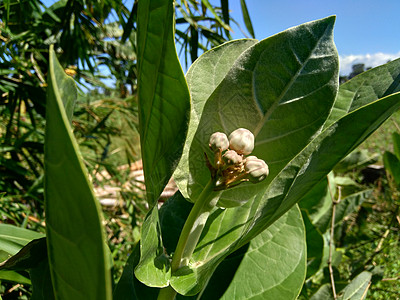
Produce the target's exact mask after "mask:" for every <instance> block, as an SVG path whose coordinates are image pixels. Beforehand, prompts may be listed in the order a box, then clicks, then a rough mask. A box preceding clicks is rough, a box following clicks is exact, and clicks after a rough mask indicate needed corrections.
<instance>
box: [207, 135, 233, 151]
mask: <svg viewBox="0 0 400 300" xmlns="http://www.w3.org/2000/svg"><path fill="white" fill-rule="evenodd" d="M209 146H210V148H211V150H213V151H217V150H219V149H221V151H225V150H226V149H228V147H229V141H228V137H227V136H226V134H225V133H222V132H215V133H213V134H212V135H211V136H210V144H209Z"/></svg>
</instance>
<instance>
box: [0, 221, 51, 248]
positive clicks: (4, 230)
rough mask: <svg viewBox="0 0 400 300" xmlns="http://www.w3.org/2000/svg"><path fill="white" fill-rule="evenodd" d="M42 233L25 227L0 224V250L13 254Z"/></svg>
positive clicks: (41, 235)
mask: <svg viewBox="0 0 400 300" xmlns="http://www.w3.org/2000/svg"><path fill="white" fill-rule="evenodd" d="M43 236H44V235H43V234H42V233H39V232H35V231H32V230H28V229H25V228H21V227H17V226H13V225H9V224H0V250H2V251H5V252H7V253H8V254H9V255H14V254H16V253H17V252H18V251H20V250H21V249H22V247H24V246H25V245H26V244H28V243H29V242H30V241H32V240H33V239H39V238H41V237H43Z"/></svg>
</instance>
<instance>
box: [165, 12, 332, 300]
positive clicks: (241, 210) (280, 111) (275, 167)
mask: <svg viewBox="0 0 400 300" xmlns="http://www.w3.org/2000/svg"><path fill="white" fill-rule="evenodd" d="M333 23H334V18H327V19H323V20H319V21H316V22H311V23H307V24H304V25H300V26H298V27H295V28H292V29H289V30H287V31H285V32H283V33H280V34H277V35H275V36H273V37H271V38H268V39H265V40H263V41H261V42H259V43H257V44H255V45H254V46H252V47H250V48H248V49H247V50H246V51H245V52H244V53H243V54H242V55H241V56H239V58H238V59H237V60H236V61H235V63H234V64H233V66H232V68H231V69H230V70H229V72H228V73H227V75H226V76H225V78H224V79H223V80H222V82H221V83H220V84H219V85H218V86H217V88H216V89H215V91H214V92H212V94H211V96H210V98H209V99H208V100H207V102H206V104H205V106H204V109H203V112H202V115H201V119H200V121H199V125H198V126H197V129H196V134H195V136H194V138H193V141H191V143H190V145H191V146H190V149H189V150H188V151H189V156H188V157H189V164H188V165H184V164H182V168H180V169H179V171H180V172H182V173H183V174H186V178H188V180H186V181H184V180H183V181H181V182H179V179H178V184H179V186H180V189H181V191H182V190H183V191H185V186H186V187H187V191H186V193H187V194H188V195H189V196H190V197H191V200H192V201H194V200H195V199H196V197H197V195H198V194H199V193H200V192H201V190H202V189H203V187H204V186H205V184H206V182H207V181H208V180H209V176H210V175H209V171H208V169H207V167H206V165H205V163H204V152H207V151H209V149H208V139H209V136H210V135H211V133H213V132H215V131H223V132H226V133H230V132H231V131H233V130H234V129H236V128H238V127H245V128H248V129H250V130H251V131H253V132H254V133H255V135H256V148H255V151H254V154H256V155H257V156H258V157H260V158H263V159H264V160H265V161H266V162H267V163H268V164H269V166H270V174H271V175H270V177H269V179H267V180H266V181H265V182H264V183H263V184H259V185H251V184H244V185H242V186H239V187H238V188H235V189H232V190H231V191H226V192H224V193H223V195H222V200H223V201H224V203H228V202H229V203H231V202H235V201H241V202H246V201H247V200H250V201H248V202H247V203H246V204H245V205H243V206H240V207H237V208H234V209H226V210H223V211H221V210H217V211H215V212H214V213H212V214H211V216H210V218H209V222H208V224H207V225H206V228H205V230H204V231H205V232H206V233H207V234H205V235H203V238H201V240H200V242H199V245H198V247H197V249H198V250H196V251H195V253H194V255H193V264H194V265H198V267H197V268H195V270H193V269H191V270H186V271H185V270H179V271H178V272H177V274H175V276H176V278H178V277H180V280H181V281H182V282H185V284H186V285H187V287H186V288H185V291H183V290H180V289H178V292H187V291H190V292H189V293H195V292H196V291H198V290H200V289H201V285H203V284H204V283H205V282H206V281H207V279H208V278H209V276H210V274H212V272H213V270H214V269H215V267H216V265H218V263H219V262H220V261H221V260H222V259H223V258H224V256H226V255H227V254H229V253H230V252H231V251H233V250H234V249H237V247H238V246H239V244H238V242H239V241H240V238H241V237H243V234H244V233H245V232H248V230H249V229H250V228H251V227H250V223H251V221H252V218H253V217H254V215H255V213H256V210H257V207H258V204H259V203H260V201H261V199H262V195H263V194H264V191H265V189H266V188H267V187H268V184H269V183H270V182H271V179H273V178H274V177H275V176H276V175H277V174H278V173H279V171H280V170H281V169H282V168H283V167H284V166H285V165H286V164H287V163H289V162H290V161H291V159H293V157H294V156H295V155H297V154H298V152H299V151H301V150H302V149H303V148H304V146H306V145H307V143H308V142H310V140H311V138H312V136H313V135H315V133H316V132H317V131H318V129H319V128H320V127H321V126H322V124H323V123H324V121H325V118H326V117H327V116H328V114H329V110H330V107H331V106H332V104H333V101H334V97H335V93H336V89H337V75H338V74H337V53H336V49H335V47H334V45H333V42H332V29H333ZM221 48H222V47H221ZM205 55H207V53H206V54H205ZM200 59H201V58H200ZM194 76H195V74H194ZM189 82H190V81H189ZM192 99H193V103H196V102H197V100H196V98H195V95H192ZM321 99H324V101H321ZM194 106H195V104H194ZM283 115H284V116H285V117H283ZM191 126H195V124H191ZM187 167H188V168H187ZM177 172H178V171H177ZM187 174H189V176H187ZM181 178H183V176H181ZM280 188H281V189H282V188H284V186H281V187H280ZM274 203H275V204H276V205H278V204H279V201H274ZM276 205H275V208H276ZM292 205H293V204H292ZM292 205H291V206H292ZM289 208H290V207H289V206H288V207H286V210H287V209H289ZM262 210H263V208H262V207H260V208H259V212H258V215H260V213H261V212H262ZM273 212H274V207H272V208H271V209H270V215H272V214H273ZM276 219H278V217H277V218H275V219H274V221H275V220H276ZM271 223H272V222H271ZM271 223H270V224H271ZM268 225H269V224H268ZM264 228H266V226H265V227H264ZM261 231H262V230H260V232H261ZM254 236H255V235H253V237H254ZM250 239H251V238H249V239H248V240H246V241H245V242H244V243H246V242H248V241H249V240H250ZM244 243H243V244H244ZM202 262H205V263H204V264H203V263H202ZM185 272H186V273H185ZM183 273H185V274H183ZM185 276H187V279H183V278H184V277H185ZM185 278H186V277H185ZM173 281H174V282H177V280H173ZM172 285H173V286H174V283H173V284H172ZM179 285H180V286H182V285H181V284H180V283H179ZM174 287H175V286H174Z"/></svg>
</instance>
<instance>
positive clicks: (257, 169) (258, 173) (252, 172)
mask: <svg viewBox="0 0 400 300" xmlns="http://www.w3.org/2000/svg"><path fill="white" fill-rule="evenodd" d="M244 167H245V170H246V173H247V174H249V179H250V181H251V182H260V181H262V180H264V179H265V178H266V177H267V176H268V174H269V169H268V165H267V164H266V163H265V161H263V160H262V159H259V158H257V157H256V156H249V157H247V158H246V161H245V164H244Z"/></svg>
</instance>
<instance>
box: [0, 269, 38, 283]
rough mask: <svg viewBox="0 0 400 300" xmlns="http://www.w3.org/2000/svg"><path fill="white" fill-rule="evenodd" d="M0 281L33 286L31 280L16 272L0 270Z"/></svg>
mask: <svg viewBox="0 0 400 300" xmlns="http://www.w3.org/2000/svg"><path fill="white" fill-rule="evenodd" d="M0 281H11V282H16V283H21V284H28V285H30V284H31V280H30V279H29V278H27V277H25V276H23V275H21V274H19V273H17V272H15V271H7V270H0Z"/></svg>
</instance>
